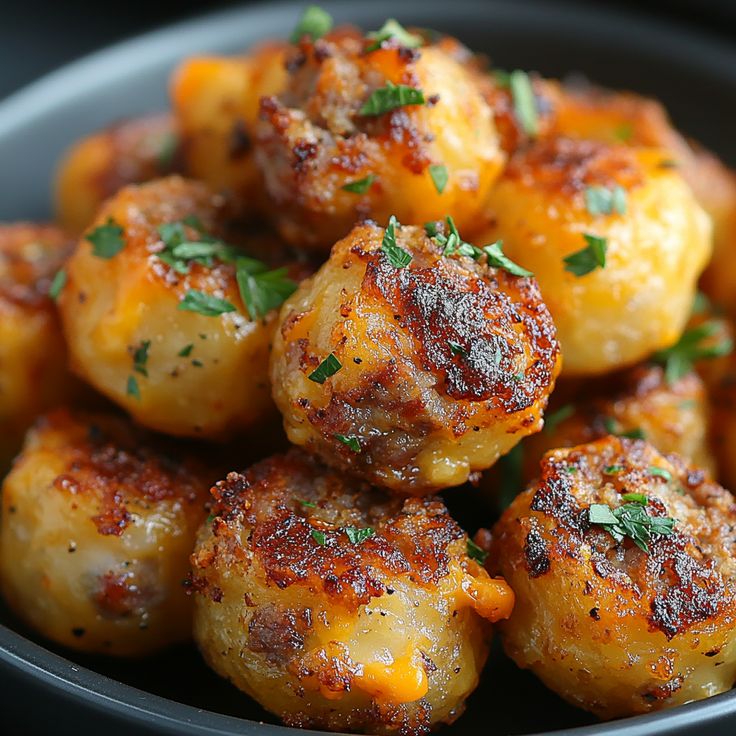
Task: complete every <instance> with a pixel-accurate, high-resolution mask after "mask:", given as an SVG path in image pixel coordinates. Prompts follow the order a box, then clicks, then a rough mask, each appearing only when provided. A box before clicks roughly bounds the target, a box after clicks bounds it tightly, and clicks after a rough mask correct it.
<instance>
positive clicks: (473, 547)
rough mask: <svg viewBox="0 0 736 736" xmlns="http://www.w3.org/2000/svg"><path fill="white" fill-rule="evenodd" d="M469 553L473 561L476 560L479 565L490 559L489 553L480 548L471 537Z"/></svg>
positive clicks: (468, 546)
mask: <svg viewBox="0 0 736 736" xmlns="http://www.w3.org/2000/svg"><path fill="white" fill-rule="evenodd" d="M467 553H468V557H470V559H471V560H475V561H476V562H477V563H478V564H479V565H482V564H483V563H484V562H485V561H486V557H488V552H486V551H485V550H484V549H483V548H481V547H479V546H478V545H477V544H476V543H475V542H474V541H473V540H472V539H471V538H470V537H468V542H467Z"/></svg>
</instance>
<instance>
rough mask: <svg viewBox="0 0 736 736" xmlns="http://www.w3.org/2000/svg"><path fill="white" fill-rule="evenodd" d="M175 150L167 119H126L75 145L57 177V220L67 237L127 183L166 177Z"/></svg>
mask: <svg viewBox="0 0 736 736" xmlns="http://www.w3.org/2000/svg"><path fill="white" fill-rule="evenodd" d="M177 146H178V135H177V133H176V131H175V129H174V123H173V121H172V119H171V117H170V116H169V115H152V116H149V117H145V118H138V119H134V120H126V121H123V122H121V123H117V124H115V125H112V126H110V127H109V128H106V129H105V130H102V131H100V132H99V133H95V134H94V135H91V136H89V137H87V138H83V139H82V140H81V141H79V142H78V143H75V144H74V145H73V146H72V147H71V148H70V149H69V151H67V153H66V155H65V156H64V159H63V160H62V162H61V163H60V165H59V170H58V173H57V177H56V210H57V213H58V217H59V221H60V222H61V224H62V225H63V226H64V227H65V228H66V229H67V230H68V231H69V232H70V233H80V232H82V230H84V229H85V228H86V227H87V226H88V225H89V224H90V223H91V222H92V220H94V218H95V215H96V214H97V211H98V210H99V209H100V206H101V205H102V203H103V202H104V201H105V200H106V199H107V198H108V197H111V196H112V195H113V194H115V193H116V192H117V191H118V190H120V189H122V188H123V187H124V186H126V185H127V184H138V183H141V182H145V181H150V180H151V179H155V178H157V177H160V176H165V175H166V174H171V173H172V172H173V171H174V169H175V168H176V166H177V163H178V160H177Z"/></svg>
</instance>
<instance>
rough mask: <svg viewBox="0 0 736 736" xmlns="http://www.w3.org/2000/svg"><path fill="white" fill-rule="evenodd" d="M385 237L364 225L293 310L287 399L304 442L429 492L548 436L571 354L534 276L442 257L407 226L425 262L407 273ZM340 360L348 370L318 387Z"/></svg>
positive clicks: (401, 239) (358, 470)
mask: <svg viewBox="0 0 736 736" xmlns="http://www.w3.org/2000/svg"><path fill="white" fill-rule="evenodd" d="M384 235H385V231H384V229H383V228H380V227H378V226H376V225H370V224H366V225H361V226H358V227H356V228H355V229H354V230H353V231H352V233H351V234H350V235H349V236H348V237H347V238H345V239H344V240H342V241H340V242H339V243H338V244H337V245H336V246H335V247H334V249H333V251H332V254H331V256H330V259H329V261H328V262H327V263H326V264H325V265H324V266H323V267H322V268H321V269H320V271H319V272H318V273H317V274H316V275H315V276H314V277H313V278H312V279H310V280H308V281H306V282H304V283H303V284H302V286H301V288H300V289H299V290H298V291H297V292H296V293H295V294H294V295H293V296H292V297H291V298H290V299H289V301H288V302H287V303H286V304H285V305H284V307H283V309H282V312H281V326H280V329H279V330H278V331H277V334H276V337H275V340H274V349H273V355H272V360H271V377H272V382H273V386H274V398H275V399H276V403H277V405H278V406H279V408H280V409H281V412H282V414H283V415H284V422H285V427H286V430H287V434H288V435H289V438H290V440H291V441H292V442H294V443H295V444H297V445H302V446H305V447H307V448H308V449H309V450H311V451H313V452H315V453H317V454H318V455H319V456H320V457H321V458H322V459H323V460H324V461H325V462H327V463H328V464H330V465H332V466H334V467H338V468H341V469H345V470H348V471H350V472H351V473H354V474H356V475H358V476H360V477H363V478H365V479H367V480H369V481H372V482H375V483H378V484H381V485H385V486H387V487H390V488H393V489H396V490H400V491H402V492H408V493H427V492H430V491H433V490H436V489H438V488H443V487H448V486H452V485H457V484H460V483H462V482H464V481H465V480H467V478H468V476H469V475H470V474H471V473H472V472H474V471H476V470H480V469H483V468H486V467H488V466H490V465H492V464H493V463H494V462H495V460H496V459H497V458H498V457H499V455H500V454H503V453H504V452H506V451H508V450H509V449H510V448H511V447H512V446H513V445H514V444H516V443H517V442H518V440H519V439H520V438H521V437H523V436H525V435H527V434H529V433H531V432H534V431H537V430H538V428H539V420H540V416H541V412H542V410H543V409H544V406H545V405H546V401H547V396H548V395H549V393H550V391H551V390H552V387H553V385H554V380H555V377H556V375H557V372H558V370H559V355H558V348H557V342H556V339H555V332H554V327H553V325H552V322H551V319H550V317H549V314H548V312H547V310H546V308H545V306H544V304H543V303H542V301H541V299H540V296H539V291H538V289H537V286H536V283H535V282H534V281H533V280H531V279H524V278H519V277H516V276H512V275H510V274H509V273H507V272H506V271H504V270H501V269H498V270H497V269H493V268H489V267H488V266H487V265H485V262H483V263H480V262H477V261H474V260H472V259H471V258H468V257H464V256H463V257H457V258H456V257H443V256H442V248H441V247H440V246H439V245H437V243H436V242H435V241H434V240H432V239H430V238H429V237H428V236H427V235H426V234H425V232H424V230H422V229H420V228H416V227H397V228H396V241H397V243H398V244H399V246H400V247H401V248H403V249H405V250H406V252H407V253H409V254H411V256H412V260H411V263H410V264H409V265H408V267H406V268H395V267H394V266H393V265H392V264H391V263H390V262H389V260H388V257H387V256H386V254H385V253H384V252H382V250H381V243H382V239H383V237H384ZM331 353H332V354H334V355H335V356H336V357H337V359H338V360H339V362H340V364H341V366H342V367H341V369H340V370H339V371H338V372H337V373H336V374H335V375H334V376H333V377H331V378H328V379H327V380H326V381H324V382H323V383H321V384H320V383H317V382H315V381H313V380H310V379H309V376H310V375H311V374H312V373H313V371H314V370H315V369H317V368H318V366H319V365H320V363H321V362H322V361H323V360H324V359H325V358H326V357H327V356H328V355H330V354H331ZM338 435H341V436H344V437H352V438H355V439H356V440H357V441H358V443H359V446H360V451H359V452H356V451H355V449H353V448H351V447H350V446H348V445H346V444H345V443H343V442H342V441H340V439H339V437H338Z"/></svg>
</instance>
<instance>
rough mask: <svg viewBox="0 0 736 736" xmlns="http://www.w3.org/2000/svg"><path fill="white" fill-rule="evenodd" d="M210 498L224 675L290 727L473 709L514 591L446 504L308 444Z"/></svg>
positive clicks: (386, 724) (207, 635) (204, 568)
mask: <svg viewBox="0 0 736 736" xmlns="http://www.w3.org/2000/svg"><path fill="white" fill-rule="evenodd" d="M212 493H213V496H214V499H215V507H214V510H213V513H214V519H213V520H212V522H211V523H207V524H205V525H204V526H203V527H202V529H201V531H200V534H199V539H198V542H197V546H196V549H195V552H194V554H193V555H192V565H193V576H192V587H193V589H194V591H195V592H196V596H195V601H196V607H195V628H194V631H195V639H196V641H197V643H198V645H199V647H200V649H201V651H202V653H203V655H204V657H205V659H206V660H207V661H208V662H209V664H210V665H211V666H212V667H213V668H214V669H215V670H216V671H217V672H219V673H220V674H221V675H223V676H224V677H227V678H228V679H229V680H230V681H231V682H232V683H233V684H234V685H236V686H237V687H239V688H240V689H241V690H244V691H245V692H247V693H248V694H249V695H250V696H251V697H253V698H255V699H256V700H257V701H258V702H259V703H261V705H263V706H264V707H265V708H267V709H268V710H270V711H272V712H273V713H275V714H277V715H278V716H280V717H281V718H282V719H283V720H284V721H285V722H286V723H287V724H288V725H292V726H301V727H310V728H325V729H330V730H340V731H342V730H344V729H347V730H350V731H360V732H366V733H377V734H385V733H396V732H398V733H417V734H421V733H425V732H427V731H428V729H429V727H430V726H432V725H436V724H438V723H442V722H450V721H452V720H454V719H455V718H457V717H458V716H459V715H460V713H461V712H462V709H463V702H464V700H465V698H466V697H467V695H468V694H469V693H470V692H471V691H472V690H473V689H474V688H475V686H476V684H477V682H478V677H479V675H480V670H481V669H482V667H483V664H484V662H485V659H486V656H487V653H488V643H489V639H490V627H489V622H490V621H495V620H497V619H498V618H501V617H503V616H508V615H509V613H510V610H511V607H512V606H513V594H512V593H511V591H510V589H509V588H508V586H507V585H506V584H505V583H504V582H503V581H502V580H492V579H491V578H490V577H489V576H488V575H487V573H486V572H485V570H484V569H483V568H482V567H481V566H480V565H479V564H478V563H476V562H475V561H473V560H471V559H470V557H468V555H467V536H466V535H465V533H464V532H463V531H462V529H460V527H459V526H458V525H457V524H456V523H455V522H454V521H453V520H452V519H451V518H450V516H449V515H448V513H447V510H446V509H445V507H444V505H443V504H442V502H441V501H440V500H439V499H437V498H427V499H421V500H420V499H410V500H401V499H400V498H398V497H396V496H391V495H389V494H387V493H386V492H383V491H378V490H373V489H371V488H370V487H368V486H366V485H364V484H361V483H357V482H352V483H351V482H350V481H347V480H346V479H345V476H344V475H342V474H338V473H336V472H335V471H329V470H327V469H326V468H324V467H323V466H321V465H319V464H318V463H317V462H316V461H315V460H313V459H311V458H310V457H309V456H308V455H307V454H306V453H303V452H301V451H299V450H292V451H290V452H289V453H287V454H285V455H277V456H273V457H271V458H269V459H267V460H264V461H262V462H260V463H258V464H257V465H255V466H254V467H252V468H251V469H250V470H248V471H246V472H245V473H244V474H239V473H230V474H229V475H228V477H227V479H226V480H224V481H222V482H220V483H218V484H217V485H216V486H215V487H214V488H213V489H212ZM366 528H370V529H372V530H373V532H374V533H373V534H372V535H371V536H370V537H369V538H367V539H365V540H363V541H351V539H350V537H349V536H348V532H350V531H354V530H356V529H366ZM320 534H324V538H322V537H320ZM321 541H323V542H324V544H322V543H321Z"/></svg>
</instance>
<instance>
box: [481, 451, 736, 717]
mask: <svg viewBox="0 0 736 736" xmlns="http://www.w3.org/2000/svg"><path fill="white" fill-rule="evenodd" d="M627 494H634V495H627ZM639 494H641V495H639ZM621 509H623V510H621ZM616 514H618V516H616ZM611 517H613V524H612V525H606V524H604V523H602V522H604V521H606V520H610V519H611ZM672 520H674V527H673V528H672V527H671V524H672ZM624 522H625V524H626V525H625V526H621V524H623V523H624ZM735 524H736V503H735V502H734V498H733V497H732V496H731V494H730V493H728V492H727V491H725V490H723V488H721V487H720V486H718V485H717V484H716V483H714V482H711V481H708V480H706V475H705V473H703V472H702V471H700V470H697V469H695V468H694V467H687V466H686V465H685V464H684V463H683V462H682V461H681V460H680V459H678V458H677V456H675V455H670V456H663V455H660V454H659V453H658V452H657V451H656V450H654V449H653V448H652V447H651V446H650V445H648V444H647V443H645V442H643V441H641V440H628V439H621V438H617V437H608V438H606V439H602V440H599V441H598V442H595V443H592V444H589V445H581V446H579V447H575V448H571V449H565V450H555V451H553V452H550V453H548V454H547V455H546V456H545V458H544V460H543V461H542V464H541V478H540V479H539V481H538V482H536V483H534V484H533V485H532V486H531V487H530V488H529V489H528V490H527V491H525V492H524V493H522V494H521V495H520V496H518V497H517V498H516V500H515V501H514V502H513V503H512V505H511V506H510V507H509V508H508V509H507V510H506V512H505V513H504V514H503V516H502V517H501V519H500V520H499V522H498V523H497V524H496V526H495V528H494V530H493V545H492V548H491V555H490V557H489V569H490V570H491V571H492V572H494V573H496V572H500V573H501V574H503V575H504V576H505V577H506V579H507V580H508V582H509V584H510V585H511V587H512V588H513V590H514V593H515V594H516V605H515V608H514V612H513V615H512V616H511V618H510V620H509V621H508V622H506V623H504V624H503V625H502V627H501V629H500V630H501V632H502V636H503V642H504V647H505V649H506V652H507V653H508V654H509V655H510V656H511V657H512V658H513V659H514V661H515V662H516V663H517V664H518V665H519V666H520V667H525V668H529V669H531V670H532V671H533V672H534V673H535V674H536V675H537V676H539V677H540V678H541V679H542V681H543V682H544V683H545V684H546V685H547V686H548V687H549V688H551V689H552V690H554V691H555V692H557V693H558V694H559V695H561V696H562V697H563V698H565V699H566V700H568V701H570V702H571V703H573V704H574V705H577V706H580V707H582V708H586V709H587V710H590V711H592V712H593V713H595V714H597V715H598V716H600V717H603V718H611V717H615V716H624V715H630V714H634V713H644V712H647V711H651V710H656V709H659V708H664V707H669V706H673V705H678V704H681V703H686V702H689V701H691V700H698V699H700V698H706V697H709V696H711V695H715V694H716V693H719V692H723V691H725V690H728V689H730V688H731V686H732V685H733V683H734V680H735V679H736V609H735V604H734V595H735V594H736V589H735V586H734V576H735V575H736V556H735V555H736V543H735V541H734V535H733V528H734V525H735ZM609 530H612V532H613V533H616V534H617V535H618V538H619V539H620V541H616V539H615V538H614V536H613V534H612V533H609ZM622 530H623V531H622ZM623 532H625V534H624V533H623ZM619 533H620V534H619ZM632 535H633V536H632ZM634 537H636V539H637V540H638V542H637V543H635V542H634Z"/></svg>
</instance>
